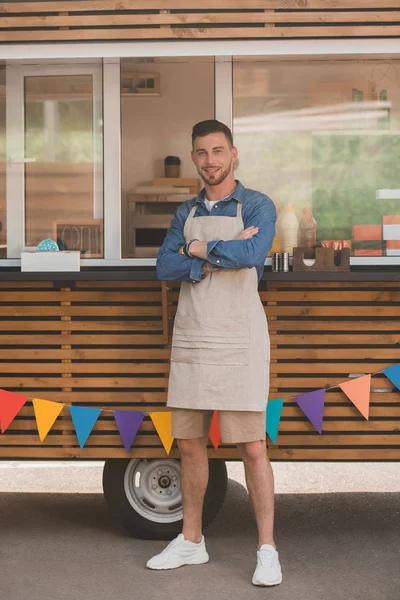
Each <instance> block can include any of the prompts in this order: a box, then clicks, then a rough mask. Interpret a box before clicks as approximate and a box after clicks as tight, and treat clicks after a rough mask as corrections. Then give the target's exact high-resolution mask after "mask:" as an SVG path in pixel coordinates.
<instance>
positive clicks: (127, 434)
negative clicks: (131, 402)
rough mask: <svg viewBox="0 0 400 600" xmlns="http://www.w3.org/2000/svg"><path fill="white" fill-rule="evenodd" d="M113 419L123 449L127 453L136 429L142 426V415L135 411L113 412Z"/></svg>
mask: <svg viewBox="0 0 400 600" xmlns="http://www.w3.org/2000/svg"><path fill="white" fill-rule="evenodd" d="M114 418H115V422H116V423H117V427H118V430H119V433H120V435H121V439H122V443H123V444H124V448H125V450H126V451H127V452H129V450H130V447H131V446H132V442H133V440H134V439H135V437H136V434H137V432H138V429H139V427H140V426H141V424H142V421H143V418H144V413H143V412H139V411H135V410H114Z"/></svg>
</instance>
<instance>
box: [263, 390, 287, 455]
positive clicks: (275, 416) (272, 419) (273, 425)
mask: <svg viewBox="0 0 400 600" xmlns="http://www.w3.org/2000/svg"><path fill="white" fill-rule="evenodd" d="M282 407H283V398H278V399H277V400H268V402H267V429H266V431H267V433H268V435H269V437H270V438H271V440H272V442H273V443H274V444H276V437H277V435H278V429H279V423H280V420H281V413H282Z"/></svg>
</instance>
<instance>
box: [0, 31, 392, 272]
mask: <svg viewBox="0 0 400 600" xmlns="http://www.w3.org/2000/svg"><path fill="white" fill-rule="evenodd" d="M50 48H51V53H52V59H53V60H60V59H61V60H68V59H69V60H75V59H80V60H81V61H84V60H89V61H90V60H93V59H96V58H101V59H103V64H104V81H103V86H104V98H103V111H104V148H105V152H104V232H105V233H104V235H105V240H104V242H105V243H104V247H105V252H104V259H83V260H82V265H85V266H93V267H94V266H154V265H155V262H156V261H155V259H151V258H149V259H145V258H140V259H139V258H138V259H123V258H121V150H120V120H121V114H120V98H119V91H120V85H119V84H120V65H119V61H120V59H121V58H124V57H157V56H163V57H185V56H186V57H191V56H193V57H198V56H214V57H215V60H216V63H215V76H216V80H215V117H216V118H217V119H220V120H223V121H224V122H225V123H226V124H227V125H229V126H232V60H233V57H234V56H241V57H245V56H265V58H266V59H267V58H272V57H278V56H279V57H281V58H286V59H290V58H293V57H297V58H298V57H299V56H304V57H307V56H310V57H312V58H321V59H322V58H328V57H329V58H340V57H346V58H348V59H350V60H351V59H356V58H360V59H363V58H364V59H365V58H368V57H371V58H372V57H379V58H394V57H400V47H399V42H398V40H397V39H388V38H377V39H373V40H370V39H350V40H347V39H346V40H343V39H329V40H326V39H321V40H255V41H252V40H250V41H248V40H233V41H214V40H210V41H205V40H201V41H180V42H179V43H177V42H176V41H165V42H164V41H157V42H152V41H149V42H115V43H110V42H107V43H103V42H99V43H84V42H83V43H77V44H75V43H74V44H69V43H59V42H57V43H54V44H53V45H49V44H40V43H39V44H13V45H11V44H9V45H7V46H3V47H0V60H1V59H3V60H4V59H8V60H19V61H21V60H22V61H27V62H28V61H35V60H49V49H50ZM11 263H13V264H11ZM270 263H271V259H267V261H266V264H270ZM18 264H20V260H15V261H14V260H0V266H15V265H18ZM351 264H352V265H353V266H356V265H365V266H372V265H382V266H383V265H385V266H388V265H392V266H399V265H400V257H395V256H386V257H352V258H351Z"/></svg>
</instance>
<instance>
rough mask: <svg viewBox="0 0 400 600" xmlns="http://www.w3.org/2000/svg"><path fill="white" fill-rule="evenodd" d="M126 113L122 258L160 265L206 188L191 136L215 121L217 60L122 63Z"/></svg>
mask: <svg viewBox="0 0 400 600" xmlns="http://www.w3.org/2000/svg"><path fill="white" fill-rule="evenodd" d="M121 113H122V116H121V137H122V256H123V257H124V258H131V257H132V258H133V257H137V258H140V257H156V256H157V253H158V249H159V247H160V245H161V243H162V241H163V239H164V237H165V234H166V231H167V228H168V226H169V223H170V221H171V218H172V215H173V213H174V211H175V210H176V208H177V207H178V206H179V204H180V203H181V202H183V201H185V200H188V199H190V198H193V196H196V195H197V194H198V192H199V190H200V188H201V184H200V179H199V177H198V174H197V171H196V169H195V167H194V165H193V164H192V162H191V158H190V151H191V131H192V127H193V125H194V124H195V123H197V122H198V121H202V120H204V119H212V118H214V59H213V58H203V57H202V58H195V57H193V58H179V57H178V58H144V59H143V58H142V59H137V58H136V59H133V58H124V59H122V60H121ZM166 157H172V158H170V159H168V160H167V163H168V162H169V163H171V164H169V165H168V164H167V165H165V159H166ZM174 157H175V158H174ZM175 163H179V164H175Z"/></svg>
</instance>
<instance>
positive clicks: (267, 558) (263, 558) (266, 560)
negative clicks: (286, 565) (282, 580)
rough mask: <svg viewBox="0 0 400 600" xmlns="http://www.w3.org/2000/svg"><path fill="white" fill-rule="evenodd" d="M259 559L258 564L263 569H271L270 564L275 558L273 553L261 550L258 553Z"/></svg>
mask: <svg viewBox="0 0 400 600" xmlns="http://www.w3.org/2000/svg"><path fill="white" fill-rule="evenodd" d="M258 555H259V557H260V562H261V564H262V566H263V567H272V563H273V561H274V558H275V552H270V551H269V550H261V551H260V552H259V553H258Z"/></svg>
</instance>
